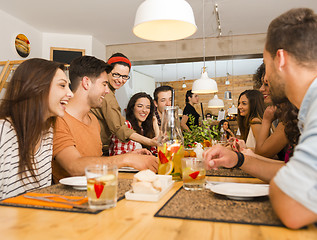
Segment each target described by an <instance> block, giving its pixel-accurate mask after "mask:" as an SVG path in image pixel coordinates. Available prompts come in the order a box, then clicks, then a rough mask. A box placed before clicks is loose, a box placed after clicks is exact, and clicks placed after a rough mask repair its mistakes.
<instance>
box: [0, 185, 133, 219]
mask: <svg viewBox="0 0 317 240" xmlns="http://www.w3.org/2000/svg"><path fill="white" fill-rule="evenodd" d="M131 183H132V180H131V179H119V181H118V193H117V198H118V201H120V200H122V199H124V194H125V192H127V191H129V190H130V189H131ZM33 192H36V193H47V194H59V195H65V196H86V195H87V191H80V190H76V189H74V188H72V187H70V186H65V185H62V184H55V185H52V186H49V187H45V188H42V189H38V190H35V191H33ZM0 205H2V206H12V207H23V208H34V209H44V210H55V211H64V212H77V213H90V214H97V213H100V212H102V211H103V210H98V211H91V210H89V209H78V208H56V207H45V206H31V205H23V204H14V203H3V202H0ZM83 205H88V203H85V204H83Z"/></svg>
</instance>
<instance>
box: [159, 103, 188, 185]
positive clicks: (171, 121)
mask: <svg viewBox="0 0 317 240" xmlns="http://www.w3.org/2000/svg"><path fill="white" fill-rule="evenodd" d="M157 150H158V158H159V169H158V174H163V175H172V176H173V180H181V179H182V166H181V159H182V158H183V157H184V139H183V134H182V131H181V128H180V121H179V118H178V107H177V106H166V107H164V111H163V114H162V123H161V129H160V135H159V137H158V149H157Z"/></svg>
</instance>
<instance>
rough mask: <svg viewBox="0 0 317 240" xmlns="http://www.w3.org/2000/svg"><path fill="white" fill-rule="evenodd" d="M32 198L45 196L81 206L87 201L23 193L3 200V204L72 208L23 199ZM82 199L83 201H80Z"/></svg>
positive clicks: (46, 194) (85, 199) (55, 195)
mask: <svg viewBox="0 0 317 240" xmlns="http://www.w3.org/2000/svg"><path fill="white" fill-rule="evenodd" d="M25 195H27V196H32V197H47V196H53V197H49V198H48V199H51V200H55V201H59V202H68V203H72V204H78V205H81V204H83V203H86V202H87V201H88V198H87V197H86V198H83V197H77V196H64V195H58V194H50V193H34V192H29V193H25V194H22V195H19V196H17V197H12V198H7V199H5V200H3V201H2V202H3V203H11V204H21V205H33V206H43V207H55V208H73V206H69V205H65V204H62V203H54V202H46V201H42V200H37V199H30V198H25V197H24V196H25ZM63 198H66V199H69V200H75V199H78V201H76V202H74V201H68V200H66V199H63ZM82 198H83V199H82ZM79 199H82V200H79Z"/></svg>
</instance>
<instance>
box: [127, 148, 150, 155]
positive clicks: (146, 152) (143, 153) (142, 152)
mask: <svg viewBox="0 0 317 240" xmlns="http://www.w3.org/2000/svg"><path fill="white" fill-rule="evenodd" d="M131 153H135V154H142V155H152V153H151V152H150V151H149V150H147V149H146V148H142V149H136V150H134V151H132V152H131Z"/></svg>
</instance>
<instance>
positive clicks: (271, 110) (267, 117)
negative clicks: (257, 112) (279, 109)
mask: <svg viewBox="0 0 317 240" xmlns="http://www.w3.org/2000/svg"><path fill="white" fill-rule="evenodd" d="M275 111H276V106H268V107H267V108H266V109H265V111H264V113H263V121H269V122H270V123H272V122H273V121H274V120H275V119H276V117H275Z"/></svg>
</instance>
